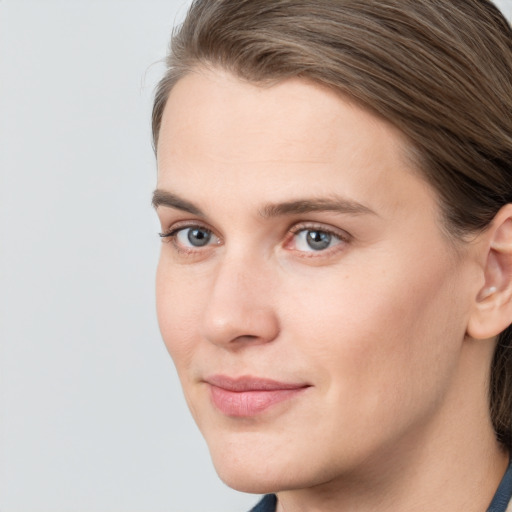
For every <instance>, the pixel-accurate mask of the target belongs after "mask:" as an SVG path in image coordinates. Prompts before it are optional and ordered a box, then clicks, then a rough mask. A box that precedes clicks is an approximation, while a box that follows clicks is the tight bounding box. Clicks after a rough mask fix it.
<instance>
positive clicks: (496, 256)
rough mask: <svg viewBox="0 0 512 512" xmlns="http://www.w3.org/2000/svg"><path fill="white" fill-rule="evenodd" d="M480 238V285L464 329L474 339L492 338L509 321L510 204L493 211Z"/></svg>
mask: <svg viewBox="0 0 512 512" xmlns="http://www.w3.org/2000/svg"><path fill="white" fill-rule="evenodd" d="M483 240H484V241H483V243H484V251H485V254H484V256H485V260H484V266H483V272H484V285H483V286H482V288H481V289H480V290H479V292H478V295H477V297H476V299H475V306H474V308H473V311H472V313H471V316H470V319H469V322H468V328H467V334H468V335H469V336H470V337H471V338H474V339H489V338H494V337H495V336H497V335H498V334H499V333H500V332H502V331H503V330H504V329H506V328H507V327H508V326H509V325H510V324H512V204H507V205H505V206H504V207H503V208H501V210H500V211H499V212H498V213H497V214H496V217H494V220H493V221H492V223H491V225H490V227H489V228H488V229H487V230H486V231H485V233H484V234H483Z"/></svg>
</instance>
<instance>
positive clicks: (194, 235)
mask: <svg viewBox="0 0 512 512" xmlns="http://www.w3.org/2000/svg"><path fill="white" fill-rule="evenodd" d="M176 239H177V240H178V242H180V243H181V244H183V245H188V244H190V245H192V246H193V247H204V246H205V245H207V244H208V243H209V242H210V240H211V239H212V232H211V231H208V230H207V229H203V228H185V229H181V230H180V231H178V232H177V233H176Z"/></svg>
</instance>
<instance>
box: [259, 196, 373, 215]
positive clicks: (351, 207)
mask: <svg viewBox="0 0 512 512" xmlns="http://www.w3.org/2000/svg"><path fill="white" fill-rule="evenodd" d="M313 212H334V213H346V214H349V215H364V214H371V215H377V214H376V213H375V212H374V211H373V210H372V209H371V208H368V207H367V206H365V205H363V204H361V203H358V202H357V201H353V200H351V199H347V198H344V197H339V196H336V195H333V196H330V197H328V198H312V199H298V200H294V201H287V202H285V203H278V204H268V205H266V206H265V207H264V208H263V209H262V210H261V212H260V214H261V216H262V217H266V218H267V217H279V216H282V215H300V214H304V213H313Z"/></svg>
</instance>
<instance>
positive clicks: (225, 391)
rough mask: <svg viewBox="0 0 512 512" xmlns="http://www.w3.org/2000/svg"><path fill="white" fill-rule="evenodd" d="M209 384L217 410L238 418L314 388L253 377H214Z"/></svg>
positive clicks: (207, 380) (252, 414)
mask: <svg viewBox="0 0 512 512" xmlns="http://www.w3.org/2000/svg"><path fill="white" fill-rule="evenodd" d="M205 382H206V384H207V385H208V386H209V389H210V397H211V400H212V402H213V404H214V405H215V407H216V408H217V409H218V410H219V411H220V412H221V413H223V414H224V415H226V416H230V417H235V418H243V417H246V418H247V417H251V416H255V415H257V414H259V413H262V412H263V411H265V410H267V409H269V408H270V407H272V406H274V405H276V404H278V403H281V402H284V401H287V400H290V399H292V398H294V397H296V396H297V395H299V394H301V393H303V392H304V391H305V390H306V389H308V388H309V387H311V386H310V385H309V384H304V383H289V382H278V381H275V380H271V379H261V378H258V377H250V376H246V377H239V378H236V379H234V378H231V377H227V376H224V375H214V376H212V377H209V378H207V379H205Z"/></svg>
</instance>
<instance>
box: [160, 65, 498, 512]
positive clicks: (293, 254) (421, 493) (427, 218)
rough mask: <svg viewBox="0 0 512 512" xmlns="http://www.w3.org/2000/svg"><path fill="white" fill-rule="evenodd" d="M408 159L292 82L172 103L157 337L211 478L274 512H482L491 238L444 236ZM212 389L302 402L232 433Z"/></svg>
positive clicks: (206, 74) (213, 76)
mask: <svg viewBox="0 0 512 512" xmlns="http://www.w3.org/2000/svg"><path fill="white" fill-rule="evenodd" d="M406 148H407V144H406V141H405V140H404V138H403V136H402V135H401V133H400V132H399V131H397V130H396V129H394V128H393V127H392V126H390V125H389V124H388V123H386V122H385V121H383V120H380V119H378V118H376V117H375V116H373V115H372V114H370V113H368V112H366V111H365V110H363V109H361V108H359V107H358V106H356V105H354V104H352V103H350V102H349V101H348V100H347V99H346V98H343V97H341V96H340V95H338V94H336V93H334V92H333V91H330V90H328V89H326V88H324V87H323V86H321V85H318V84H314V83H310V82H307V81H305V80H300V79H292V80H287V81H284V82H282V83H279V84H277V85H274V86H272V87H265V88H263V87H259V86H256V85H252V84H248V83H247V82H242V81H240V80H238V79H237V78H236V77H234V76H232V75H230V74H227V73H224V72H222V71H219V70H196V72H193V73H190V74H189V75H187V76H185V77H184V78H182V79H181V80H180V81H179V82H178V83H177V84H176V86H175V87H174V88H173V90H172V92H171V94H170V97H169V100H168V103H167V105H166V109H165V112H164V116H163V122H162V128H161V132H160V139H159V145H158V190H159V191H160V192H158V193H157V194H156V196H155V206H156V209H157V213H158V216H159V218H160V222H161V226H162V233H163V234H167V235H169V236H167V237H165V238H163V239H162V240H163V243H162V249H161V257H160V262H159V265H158V272H157V306H158V318H159V323H160V328H161V331H162V335H163V338H164V341H165V343H166V345H167V348H168V350H169V352H170V354H171V356H172V358H173V360H174V362H175V365H176V368H177V371H178V374H179V377H180V380H181V383H182V386H183V390H184V393H185V396H186V399H187V402H188V404H189V407H190V409H191V411H192V414H193V416H194V418H195V420H196V422H197V424H198V426H199V428H200V429H201V431H202V433H203V435H204V437H205V438H206V441H207V443H208V446H209V449H210V452H211V455H212V458H213V462H214V464H215V467H216V469H217V471H218V473H219V475H220V477H221V478H222V479H223V480H224V481H225V482H226V483H227V484H228V485H230V486H232V487H234V488H236V489H239V490H243V491H247V492H255V493H266V492H278V498H279V510H286V511H287V512H294V511H306V510H307V511H329V510H333V511H334V510H337V511H339V510H347V511H352V510H357V511H370V510H379V511H388V510H389V511H391V510H393V511H394V512H397V511H404V512H405V511H406V510H407V511H420V510H421V511H425V510H436V511H438V512H439V511H446V512H453V510H465V511H472V510H474V511H475V512H476V511H482V510H485V508H486V507H487V506H488V504H489V502H490V500H491V498H492V496H493V494H494V492H495V489H496V487H497V485H498V483H499V481H500V479H501V477H502V475H503V472H504V470H505V466H506V464H507V455H506V454H505V453H503V452H502V451H501V449H500V447H499V445H498V443H497V442H496V441H495V438H494V434H493V430H492V426H491V423H490V420H489V414H488V402H487V394H486V393H487V390H486V383H487V382H488V379H489V373H488V368H489V365H490V360H491V357H492V352H493V348H494V341H493V339H482V340H475V339H472V338H471V337H469V336H468V335H467V327H468V324H469V322H471V321H472V318H473V315H474V309H475V306H474V305H475V300H476V298H477V297H478V295H479V293H480V292H481V290H482V287H483V286H484V285H485V275H484V272H483V270H482V269H483V265H484V264H485V263H484V260H485V247H486V240H487V239H485V237H484V236H483V235H482V240H480V238H476V239H475V240H474V241H473V242H472V243H470V244H464V245H462V244H456V243H455V242H454V241H453V240H450V239H449V238H448V237H447V236H446V233H445V231H444V230H443V229H442V228H441V221H440V215H439V209H438V205H437V198H436V193H435V191H434V190H433V189H432V188H431V187H430V186H429V185H427V184H426V183H425V182H424V181H423V180H422V179H421V176H420V174H419V173H418V172H417V170H415V169H414V168H413V165H412V164H411V162H410V161H409V160H408V159H407V158H406V156H405V155H406ZM170 194H172V197H171V196H170ZM177 198H179V200H178V199H177ZM327 201H330V202H331V203H332V202H334V203H337V204H338V205H339V204H342V205H343V208H339V209H337V210H336V209H335V208H334V207H333V205H332V204H331V205H330V206H329V209H322V208H321V207H322V205H325V203H326V202H327ZM294 202H295V203H296V202H299V205H300V206H302V211H298V208H297V204H294V207H290V206H289V205H290V203H294ZM283 204H284V205H288V207H283V206H282V205H283ZM276 205H281V206H280V207H279V206H276ZM312 205H313V206H312ZM308 207H309V209H310V210H314V211H308ZM194 228H195V229H197V228H199V229H202V230H203V231H202V233H203V235H204V234H209V235H208V236H210V237H211V238H210V239H209V241H208V243H206V245H204V246H201V247H197V246H194V245H193V244H192V243H191V242H190V241H189V239H188V238H187V236H188V234H189V233H190V230H191V229H194ZM312 232H316V233H319V232H320V233H323V234H324V235H323V236H324V237H325V234H327V236H328V237H329V236H330V243H329V245H328V247H327V248H325V249H321V250H318V249H316V250H315V249H314V248H312V247H311V245H308V241H307V235H308V233H309V234H310V235H311V234H312ZM455 297H456V298H457V300H454V298H455ZM211 375H227V376H230V377H232V378H236V377H240V376H255V377H260V378H267V379H273V380H278V381H282V382H283V381H284V382H293V383H304V384H307V386H308V387H307V389H305V390H304V392H302V393H299V394H298V395H297V396H294V397H293V398H291V399H289V400H285V401H283V402H281V403H279V404H276V405H274V406H272V407H270V408H268V409H266V410H264V411H263V412H261V413H259V414H256V415H253V416H250V417H231V416H229V415H226V414H224V413H223V412H222V411H220V410H219V409H218V408H217V407H216V406H215V405H214V403H213V402H212V399H211V394H210V391H211V389H210V386H209V385H208V384H207V383H206V382H205V380H207V379H208V377H209V376H211ZM447 482H450V484H449V485H447Z"/></svg>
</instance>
